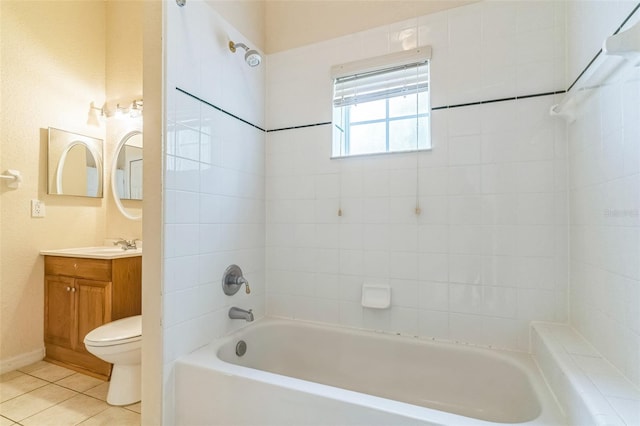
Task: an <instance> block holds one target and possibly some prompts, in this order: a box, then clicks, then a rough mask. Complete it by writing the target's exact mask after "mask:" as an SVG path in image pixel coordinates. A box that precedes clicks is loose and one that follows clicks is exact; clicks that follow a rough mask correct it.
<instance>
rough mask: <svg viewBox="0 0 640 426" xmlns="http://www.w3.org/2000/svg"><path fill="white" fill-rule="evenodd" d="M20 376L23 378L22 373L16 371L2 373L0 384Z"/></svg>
mask: <svg viewBox="0 0 640 426" xmlns="http://www.w3.org/2000/svg"><path fill="white" fill-rule="evenodd" d="M20 376H24V373H23V372H21V371H18V370H13V371H9V372H8V373H4V374H1V375H0V383H4V382H7V381H9V380H13V379H15V378H16V377H20Z"/></svg>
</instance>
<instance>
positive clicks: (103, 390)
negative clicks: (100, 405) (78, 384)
mask: <svg viewBox="0 0 640 426" xmlns="http://www.w3.org/2000/svg"><path fill="white" fill-rule="evenodd" d="M107 392H109V382H104V383H102V384H101V385H98V386H96V387H93V388H91V389H88V390H86V391H84V392H82V393H84V394H85V395H89V396H92V397H94V398H98V399H100V400H102V401H106V400H107Z"/></svg>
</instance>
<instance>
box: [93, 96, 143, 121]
mask: <svg viewBox="0 0 640 426" xmlns="http://www.w3.org/2000/svg"><path fill="white" fill-rule="evenodd" d="M143 106H144V101H143V100H142V99H134V100H133V101H131V103H130V104H129V105H120V104H116V108H115V110H109V108H108V107H107V104H106V103H105V104H104V105H103V106H101V107H97V106H95V104H94V102H91V104H90V106H89V114H90V115H92V116H95V115H96V112H95V111H100V113H99V114H98V118H100V119H101V120H104V119H106V118H110V117H113V116H115V117H118V118H124V117H125V116H127V115H128V116H129V117H131V118H138V117H141V116H142V110H143ZM94 110H95V111H94Z"/></svg>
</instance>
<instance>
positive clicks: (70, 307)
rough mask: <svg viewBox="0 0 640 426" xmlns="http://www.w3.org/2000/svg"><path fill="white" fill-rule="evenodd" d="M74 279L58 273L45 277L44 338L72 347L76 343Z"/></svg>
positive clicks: (50, 341) (46, 340)
mask: <svg viewBox="0 0 640 426" xmlns="http://www.w3.org/2000/svg"><path fill="white" fill-rule="evenodd" d="M74 281H75V279H73V278H71V277H64V276H57V275H46V276H45V278H44V282H45V287H44V303H45V305H44V340H45V342H46V343H51V344H54V345H58V346H62V347H65V348H70V349H71V348H72V347H73V345H74V343H75V342H74V340H75V333H74V332H73V330H74V328H75V315H74V311H75V306H74V299H75V298H74V292H72V291H71V289H73V288H74Z"/></svg>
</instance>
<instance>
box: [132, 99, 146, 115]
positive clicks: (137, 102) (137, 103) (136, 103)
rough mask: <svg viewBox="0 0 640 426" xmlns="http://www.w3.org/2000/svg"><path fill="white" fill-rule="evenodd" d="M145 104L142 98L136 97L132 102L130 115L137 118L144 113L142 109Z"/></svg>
mask: <svg viewBox="0 0 640 426" xmlns="http://www.w3.org/2000/svg"><path fill="white" fill-rule="evenodd" d="M143 106H144V102H143V100H142V99H134V100H133V102H131V107H130V108H129V116H131V117H132V118H137V117H140V116H141V115H142V109H143Z"/></svg>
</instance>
